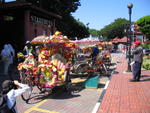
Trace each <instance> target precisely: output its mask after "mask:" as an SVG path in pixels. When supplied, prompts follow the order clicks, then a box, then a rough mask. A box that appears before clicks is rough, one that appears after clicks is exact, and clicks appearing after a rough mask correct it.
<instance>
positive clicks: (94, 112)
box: [92, 80, 110, 113]
mask: <svg viewBox="0 0 150 113" xmlns="http://www.w3.org/2000/svg"><path fill="white" fill-rule="evenodd" d="M109 82H110V80H108V81H107V82H106V85H105V87H104V89H103V91H102V93H101V95H100V97H99V99H98V101H97V103H96V105H95V107H94V109H93V111H92V113H97V111H98V108H99V106H100V104H101V102H102V99H103V97H104V95H105V92H106V89H107V87H108V85H109Z"/></svg>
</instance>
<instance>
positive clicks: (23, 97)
mask: <svg viewBox="0 0 150 113" xmlns="http://www.w3.org/2000/svg"><path fill="white" fill-rule="evenodd" d="M32 91H33V88H32V87H30V89H29V90H28V91H26V92H24V93H23V94H22V95H21V97H22V99H23V100H24V101H26V102H27V101H28V100H29V99H30V98H31V94H32Z"/></svg>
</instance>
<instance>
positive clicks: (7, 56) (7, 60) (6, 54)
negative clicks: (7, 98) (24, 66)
mask: <svg viewBox="0 0 150 113" xmlns="http://www.w3.org/2000/svg"><path fill="white" fill-rule="evenodd" d="M1 56H2V61H3V65H4V74H5V75H8V68H9V65H10V64H12V63H13V56H12V54H11V52H10V50H9V47H8V45H7V44H5V45H4V48H3V50H2V51H1Z"/></svg>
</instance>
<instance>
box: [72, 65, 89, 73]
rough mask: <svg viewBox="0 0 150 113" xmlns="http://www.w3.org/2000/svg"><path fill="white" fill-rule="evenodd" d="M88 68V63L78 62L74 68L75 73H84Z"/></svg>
mask: <svg viewBox="0 0 150 113" xmlns="http://www.w3.org/2000/svg"><path fill="white" fill-rule="evenodd" d="M88 69H90V66H89V65H88V64H79V65H78V66H77V68H76V71H75V72H76V74H85V73H86V72H87V70H88Z"/></svg>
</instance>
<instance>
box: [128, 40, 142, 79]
mask: <svg viewBox="0 0 150 113" xmlns="http://www.w3.org/2000/svg"><path fill="white" fill-rule="evenodd" d="M140 44H141V42H140V41H139V40H136V41H135V42H134V45H135V47H133V50H132V54H133V62H134V64H133V79H131V80H130V81H131V82H134V81H140V77H141V66H142V61H143V48H142V47H141V46H140Z"/></svg>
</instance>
